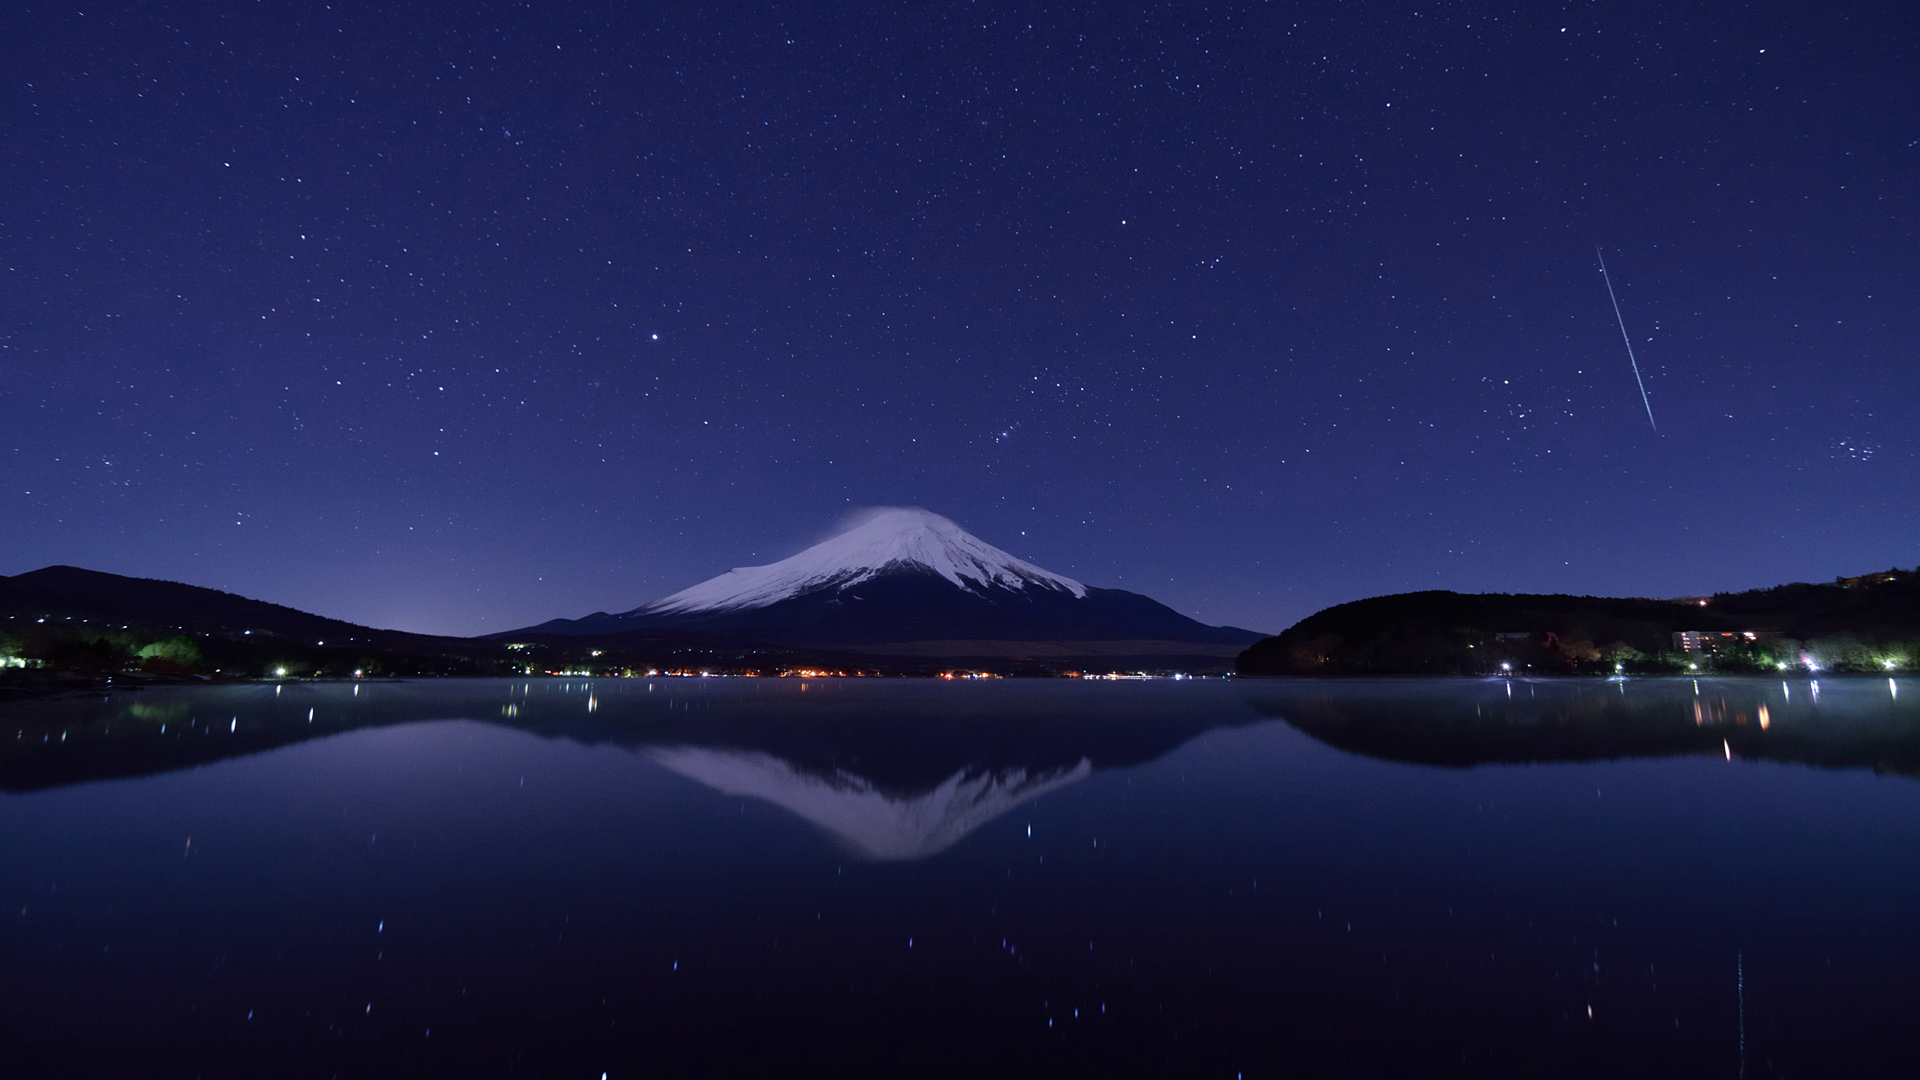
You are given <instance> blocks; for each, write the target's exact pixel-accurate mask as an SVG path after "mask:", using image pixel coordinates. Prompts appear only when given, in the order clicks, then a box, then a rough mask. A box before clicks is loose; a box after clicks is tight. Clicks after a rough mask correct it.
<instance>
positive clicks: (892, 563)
mask: <svg viewBox="0 0 1920 1080" xmlns="http://www.w3.org/2000/svg"><path fill="white" fill-rule="evenodd" d="M901 571H918V572H930V573H933V574H936V575H938V576H939V577H941V578H944V579H945V580H946V581H948V582H949V583H951V584H952V585H954V586H956V587H958V588H960V589H962V590H964V591H966V592H969V593H973V594H975V595H982V594H983V593H984V591H985V590H988V589H992V588H1002V589H1011V590H1016V591H1018V590H1025V589H1027V588H1030V587H1037V588H1042V589H1056V590H1059V591H1061V592H1064V593H1070V594H1072V595H1073V596H1075V597H1084V596H1086V595H1087V587H1086V586H1085V585H1082V584H1080V583H1079V582H1077V581H1075V580H1073V579H1072V578H1066V577H1061V576H1060V575H1059V574H1055V573H1051V572H1049V571H1046V570H1042V569H1040V568H1039V567H1037V566H1035V565H1033V564H1032V563H1030V562H1025V561H1023V560H1021V559H1016V558H1014V557H1013V556H1012V555H1009V554H1007V553H1006V552H1004V551H1001V550H1000V549H999V548H997V547H994V546H993V545H992V544H989V543H987V542H985V541H983V540H981V539H980V538H979V537H977V536H974V535H973V534H972V533H970V532H968V531H966V530H965V529H962V528H961V527H960V526H958V525H955V524H954V523H953V522H952V521H950V520H948V519H947V518H943V517H941V516H940V515H939V514H936V513H933V512H932V511H928V510H922V509H920V508H918V507H887V508H884V509H881V510H876V511H873V512H871V513H869V514H867V515H865V516H864V517H863V518H862V520H860V521H859V522H857V523H856V524H855V525H854V526H853V527H852V528H850V529H848V530H847V531H845V532H843V533H840V534H839V535H837V536H834V537H832V538H830V539H827V540H824V541H822V542H820V543H818V544H815V545H814V546H812V547H810V548H808V549H807V550H805V551H803V552H801V553H800V554H798V555H795V556H794V557H792V558H790V559H782V560H780V561H779V562H777V563H773V564H772V565H769V566H744V567H740V568H738V569H734V570H729V571H727V572H726V573H724V574H721V575H720V576H719V577H717V578H711V579H709V580H707V581H703V582H701V583H700V584H698V585H695V586H694V587H692V588H690V589H682V590H681V591H679V592H677V593H674V594H673V595H672V596H668V597H664V598H662V599H659V600H655V601H654V602H653V603H651V604H647V605H645V606H644V607H641V608H639V609H638V610H636V611H633V612H629V614H630V615H676V614H691V613H694V612H703V611H738V610H741V609H743V608H758V607H766V606H768V605H770V604H776V603H779V602H780V601H782V600H786V599H790V598H792V597H795V596H800V595H803V594H805V593H808V592H811V591H814V590H816V589H834V590H845V589H847V588H848V587H850V586H853V585H858V584H860V583H861V582H863V581H868V580H870V579H872V578H874V577H876V576H878V575H880V574H882V573H890V572H891V573H897V572H901Z"/></svg>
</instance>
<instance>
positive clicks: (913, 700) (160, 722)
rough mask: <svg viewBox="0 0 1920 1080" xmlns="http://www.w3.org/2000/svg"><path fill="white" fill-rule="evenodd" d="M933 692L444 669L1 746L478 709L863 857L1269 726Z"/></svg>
mask: <svg viewBox="0 0 1920 1080" xmlns="http://www.w3.org/2000/svg"><path fill="white" fill-rule="evenodd" d="M928 689H929V686H928V684H926V683H924V682H896V683H892V684H886V683H876V682H861V683H859V684H857V685H856V684H851V683H839V682H831V681H828V682H821V681H810V682H807V683H804V684H800V685H796V684H794V682H792V681H791V680H786V681H773V680H769V681H766V682H764V683H759V682H756V683H744V682H742V681H739V680H658V679H657V680H652V681H646V680H593V681H588V680H518V681H511V682H508V681H501V680H432V681H420V682H393V683H372V682H368V683H359V684H337V683H335V684H320V683H315V684H299V683H289V684H284V685H280V686H273V685H248V686H224V687H207V688H188V689H181V690H160V691H142V692H138V693H122V694H111V693H110V694H103V695H90V696H69V697H64V698H59V699H43V700H39V701H33V702H22V703H16V704H14V705H13V706H12V707H10V708H8V709H6V710H5V711H0V725H5V726H11V727H13V728H14V729H15V738H14V739H12V740H7V741H6V742H5V744H4V745H0V790H6V791H15V792H22V791H32V790H39V789H44V788H50V787H58V786H63V785H67V784H75V783H84V782H87V781H92V780H102V779H111V778H116V777H131V776H140V775H148V774H152V773H160V772H169V771H173V770H177V769H184V768H192V767H195V766H199V765H203V764H207V763H211V762H214V761H218V760H221V759H225V758H232V757H238V756H242V755H247V754H255V753H260V752H263V751H268V750H272V749H275V748H278V747H281V746H287V745H291V744H294V743H300V742H305V741H308V740H311V739H315V738H323V737H328V736H332V735H336V734H339V733H343V732H346V731H351V730H356V729H362V728H374V727H385V726H392V725H398V724H410V723H427V722H434V721H445V720H478V721H482V722H485V723H490V724H496V725H499V726H503V727H510V728H515V729H519V730H524V731H528V732H532V733H535V734H538V735H541V736H543V737H547V738H560V739H569V740H573V741H575V742H580V743H584V744H588V745H597V744H609V745H615V746H621V747H625V748H628V749H631V750H633V751H635V752H638V753H640V754H641V755H643V756H644V757H646V758H648V759H650V760H652V761H654V762H656V763H658V764H660V765H663V766H665V767H666V768H668V769H671V770H672V771H674V772H676V773H678V774H680V775H682V776H685V777H688V778H689V779H692V780H695V781H697V782H699V783H701V784H704V785H706V786H708V787H710V788H712V789H714V790H715V791H718V792H720V793H721V794H724V795H728V796H734V797H750V798H755V799H760V800H763V801H765V802H768V803H771V804H773V805H775V806H778V807H780V808H781V809H784V810H786V811H789V812H791V813H793V814H795V815H797V816H799V817H800V818H802V819H804V820H806V821H808V822H810V823H811V824H813V825H815V826H817V827H819V828H820V829H822V830H824V831H825V832H826V833H828V834H829V835H830V836H831V837H833V838H834V840H835V841H836V842H837V843H839V844H840V845H841V846H842V847H843V848H845V849H846V850H847V851H848V853H849V854H851V855H853V856H854V857H856V858H860V859H864V860H873V861H892V860H906V859H919V858H925V857H927V856H929V855H933V854H936V853H938V852H940V851H943V850H945V849H947V848H949V847H951V846H952V845H953V844H955V843H957V842H958V841H959V840H960V839H962V838H963V837H965V836H966V835H967V834H968V833H970V832H972V831H974V830H975V829H977V828H979V827H980V826H982V825H984V824H986V823H987V822H989V821H991V820H993V819H994V818H996V817H999V816H1000V815H1001V814H1004V813H1006V812H1007V811H1009V810H1011V809H1013V808H1014V807H1016V806H1019V805H1020V804H1022V803H1024V802H1027V801H1028V800H1031V799H1034V798H1037V797H1039V796H1041V795H1044V794H1046V793H1048V792H1050V791H1054V790H1056V789H1058V788H1060V787H1063V786H1066V785H1069V784H1072V783H1074V782H1076V781H1079V780H1082V779H1084V778H1086V777H1087V776H1089V775H1091V774H1092V772H1093V770H1094V769H1096V768H1109V767H1114V766H1122V765H1130V764H1138V763H1141V762H1145V761H1151V760H1153V759H1155V758H1158V757H1160V756H1162V755H1164V754H1166V753H1167V752H1169V751H1171V750H1173V749H1174V748H1175V747H1177V746H1179V745H1181V744H1182V743H1184V742H1186V741H1188V740H1189V739H1192V738H1193V737H1195V736H1197V735H1199V734H1200V733H1202V732H1204V731H1206V730H1208V729H1210V728H1213V727H1216V726H1220V725H1221V724H1229V723H1246V722H1253V721H1258V720H1260V719H1261V717H1260V716H1259V715H1258V714H1255V713H1252V712H1249V711H1246V710H1244V709H1240V710H1236V711H1235V712H1233V713H1231V714H1228V715H1224V716H1223V715H1220V714H1218V713H1217V712H1216V711H1201V712H1199V713H1195V712H1194V711H1193V710H1192V709H1191V708H1190V707H1186V706H1185V705H1184V704H1183V702H1182V701H1181V700H1180V699H1181V697H1182V696H1183V695H1180V694H1179V692H1178V690H1177V688H1175V687H1173V686H1171V685H1169V686H1166V687H1153V688H1146V689H1145V690H1144V692H1143V688H1141V687H1140V686H1139V685H1138V684H1134V685H1133V686H1131V687H1116V686H1111V685H1108V686H1088V685H1079V686H1075V685H1072V684H1066V683H1054V684H1044V683H1030V684H1021V686H1020V688H1019V691H1018V693H1016V694H1013V695H1007V694H1003V693H997V692H996V688H995V687H993V686H991V685H961V686H946V687H941V688H939V692H937V693H935V694H928V693H927V692H926V691H927V690H928ZM1035 691H1038V692H1037V693H1036V692H1035ZM1049 691H1051V692H1049ZM1088 691H1091V694H1089V693H1088ZM1156 691H1161V692H1156ZM1164 691H1173V692H1172V693H1166V692H1164ZM1103 700H1104V701H1105V702H1106V703H1107V705H1108V706H1109V707H1103V704H1102V703H1103Z"/></svg>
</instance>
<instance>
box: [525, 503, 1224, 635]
mask: <svg viewBox="0 0 1920 1080" xmlns="http://www.w3.org/2000/svg"><path fill="white" fill-rule="evenodd" d="M641 629H647V630H658V629H684V630H698V631H701V632H704V633H709V634H716V635H724V636H727V637H731V638H734V639H744V640H753V641H763V642H767V643H770V644H781V645H797V646H806V647H820V648H847V647H855V648H858V649H859V650H860V651H862V652H868V653H878V654H890V655H917V656H926V657H952V658H961V657H990V656H999V657H1004V656H1025V657H1030V658H1034V659H1045V660H1053V661H1060V660H1071V659H1072V658H1074V657H1104V658H1109V659H1119V658H1123V657H1142V658H1144V657H1169V656H1180V657H1213V656H1230V655H1232V654H1233V653H1234V652H1235V651H1236V650H1237V649H1238V648H1240V647H1244V646H1245V645H1247V644H1249V643H1251V642H1252V641H1255V640H1258V639H1259V637H1260V635H1258V634H1255V633H1253V632H1252V631H1248V630H1240V629H1237V628H1234V627H1226V626H1207V625H1205V624H1203V623H1200V622H1196V621H1194V620H1193V619H1189V618H1187V617H1186V616H1184V615H1182V614H1180V613H1179V612H1177V611H1174V610H1173V609H1172V608H1169V607H1167V606H1166V605H1164V604H1161V603H1158V602H1157V601H1154V600H1151V599H1148V598H1147V597H1145V596H1141V595H1139V594H1138V593H1131V592H1127V591H1125V590H1122V589H1099V588H1090V587H1088V586H1086V585H1082V584H1081V583H1080V582H1078V581H1075V580H1073V579H1072V578H1069V577H1065V576H1063V575H1060V574H1056V573H1053V572H1052V571H1049V570H1044V569H1042V568H1040V567H1038V566H1035V565H1034V564H1032V563H1030V562H1027V561H1025V560H1023V559H1019V558H1016V557H1015V556H1013V555H1011V554H1009V553H1007V552H1005V551H1002V550H1000V549H999V548H997V547H994V546H993V545H992V544H989V543H987V542H986V541H984V540H981V539H980V538H979V537H976V536H974V535H973V534H971V533H969V532H967V531H966V530H965V529H962V528H961V527H960V526H958V525H956V524H954V523H953V522H952V521H950V520H948V519H947V518H944V517H941V516H940V515H939V514H935V513H932V512H930V511H927V510H922V509H919V508H903V507H888V508H883V509H878V510H874V511H872V512H870V513H868V514H866V515H864V516H862V517H861V518H860V519H858V520H857V521H856V522H855V523H854V524H853V525H852V526H850V527H849V528H847V529H845V530H844V531H842V532H840V533H838V534H836V535H835V536H832V537H830V538H828V539H826V540H824V541H821V542H820V543H818V544H815V545H814V546H812V547H810V548H808V549H806V550H805V551H802V552H801V553H799V554H798V555H795V556H793V557H792V558H788V559H782V560H781V561H779V562H777V563H772V564H769V565H767V566H749V567H741V568H739V569H735V570H729V571H727V572H726V573H724V574H721V575H720V576H718V577H715V578H711V579H709V580H707V581H703V582H701V583H700V584H698V585H695V586H693V587H692V588H689V589H683V590H681V591H680V592H677V593H674V594H673V595H671V596H666V597H662V598H661V599H659V600H655V601H653V602H652V603H649V604H644V605H642V606H640V607H637V608H634V609H633V610H631V611H627V612H623V613H621V614H617V615H609V614H606V613H605V612H596V613H594V614H592V615H588V616H586V617H585V618H581V619H555V620H553V621H552V622H548V623H542V624H541V625H539V626H533V627H528V628H526V629H525V630H518V631H513V632H512V633H513V634H528V633H544V634H566V635H585V634H593V635H600V634H610V633H620V632H623V631H627V630H641Z"/></svg>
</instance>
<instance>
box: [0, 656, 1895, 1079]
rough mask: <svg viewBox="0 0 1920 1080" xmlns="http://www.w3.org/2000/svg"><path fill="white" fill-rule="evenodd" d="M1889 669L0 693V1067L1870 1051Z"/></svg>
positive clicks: (1176, 1067) (99, 1069)
mask: <svg viewBox="0 0 1920 1080" xmlns="http://www.w3.org/2000/svg"><path fill="white" fill-rule="evenodd" d="M1816 685H1818V686H1819V690H1818V692H1816V691H1815V689H1814V688H1815V686H1816ZM1899 690H1900V686H1899V682H1898V680H1888V681H1885V682H1882V681H1881V680H1878V679H1832V678H1829V679H1826V680H1823V681H1822V682H1821V683H1818V684H1815V683H1811V682H1809V681H1806V680H1789V681H1787V682H1781V681H1778V680H1759V679H1754V680H1745V679H1698V680H1695V679H1672V680H1625V681H1612V682H1600V681H1592V682H1588V681H1571V680H1565V681H1539V680H1519V679H1515V680H1486V681H1474V680H1448V681H1436V680H1380V681H1355V682H1326V681H1259V682H1246V683H1217V682H1216V683H1194V682H1187V683H1181V684H1172V683H1122V684H1079V683H1069V682H1035V683H1021V682H1011V681H1010V682H999V683H971V684H959V683H924V682H908V681H874V682H862V681H837V680H827V681H814V680H810V681H809V683H808V684H807V686H806V688H805V689H804V690H803V689H802V688H801V687H800V686H797V685H793V684H792V683H789V682H782V681H775V680H664V681H663V680H654V681H653V682H651V683H649V682H647V681H644V680H638V681H632V682H621V681H604V680H601V681H593V682H591V683H589V682H587V681H585V680H578V679H575V680H553V681H539V680H534V681H526V680H520V681H514V682H501V681H474V682H462V681H431V682H416V683H364V684H356V685H353V686H351V687H349V686H342V685H311V684H287V685H285V686H242V687H218V688H203V689H195V690H184V691H177V692H175V691H148V692H143V693H138V694H109V695H104V696H99V697H92V698H86V699H64V700H40V701H31V702H19V703H14V704H12V705H10V706H6V707H4V708H3V709H0V735H4V734H8V733H10V734H12V735H13V736H14V738H13V739H12V740H4V739H0V788H4V790H6V791H8V792H10V793H11V794H9V795H7V796H5V797H4V798H0V850H4V851H5V852H6V860H5V863H4V865H3V866H0V905H4V906H3V907H0V911H5V912H7V913H8V914H9V916H10V917H9V918H7V919H6V920H5V921H4V922H3V923H0V926H4V931H3V932H0V978H4V979H5V980H6V985H8V986H10V987H16V988H19V992H18V993H15V994H13V995H11V996H12V998H13V1000H14V1001H16V1002H18V1003H21V1004H20V1005H19V1006H18V1007H15V1008H10V1009H8V1010H5V1011H4V1012H3V1013H0V1036H4V1037H5V1038H6V1040H7V1045H8V1046H9V1047H10V1048H12V1049H13V1050H14V1051H17V1053H16V1055H15V1060H17V1061H18V1062H21V1063H24V1064H25V1066H26V1067H27V1071H26V1072H24V1073H21V1075H31V1074H33V1073H34V1072H35V1071H39V1072H46V1073H55V1072H62V1073H64V1072H76V1073H92V1074H101V1073H129V1072H141V1073H144V1074H146V1075H169V1074H173V1075H199V1074H201V1073H205V1074H206V1075H221V1074H225V1075H248V1074H258V1073H259V1072H264V1071H289V1070H291V1071H295V1072H301V1071H303V1070H304V1071H312V1072H314V1073H315V1074H317V1075H331V1074H332V1073H333V1072H334V1071H340V1072H341V1074H342V1075H354V1074H360V1073H367V1072H374V1073H388V1074H400V1073H420V1072H447V1071H454V1070H471V1071H478V1072H480V1073H483V1074H488V1075H491V1074H495V1073H499V1072H503V1071H507V1069H506V1066H505V1065H503V1064H502V1063H514V1065H515V1067H516V1069H517V1070H518V1071H528V1072H533V1073H537V1074H547V1075H575V1074H577V1075H598V1073H599V1072H601V1071H606V1072H608V1073H609V1075H610V1076H614V1077H617V1076H621V1075H638V1074H639V1073H640V1072H648V1071H650V1072H664V1073H668V1074H673V1073H684V1072H689V1071H695V1072H698V1071H713V1072H717V1073H735V1072H744V1071H753V1070H756V1069H773V1068H777V1069H780V1070H781V1071H793V1069H794V1067H795V1066H796V1065H813V1066H823V1065H828V1064H831V1065H832V1066H833V1067H835V1068H837V1069H840V1070H841V1071H847V1072H852V1073H863V1072H875V1073H887V1074H894V1073H897V1072H899V1071H902V1070H903V1069H904V1068H908V1067H912V1068H914V1069H915V1071H930V1072H961V1071H979V1070H981V1069H988V1068H991V1069H992V1070H993V1071H995V1072H996V1073H1006V1072H1012V1073H1015V1074H1028V1073H1031V1074H1043V1073H1044V1074H1048V1075H1055V1074H1058V1073H1059V1072H1061V1071H1063V1070H1069V1069H1071V1070H1075V1071H1085V1070H1090V1069H1101V1070H1105V1071H1111V1072H1123V1073H1139V1072H1150V1073H1167V1072H1175V1073H1196V1074H1208V1073H1214V1074H1220V1075H1227V1074H1229V1073H1232V1072H1244V1073H1245V1074H1246V1075H1248V1076H1255V1075H1273V1074H1277V1073H1288V1072H1293V1073H1305V1074H1330V1075H1359V1074H1367V1073H1375V1074H1380V1075H1404V1074H1407V1073H1411V1072H1419V1073H1433V1072H1459V1073H1471V1074H1474V1075H1542V1074H1553V1075H1609V1076H1611V1075H1619V1074H1621V1073H1622V1072H1633V1073H1635V1074H1643V1075H1644V1074H1654V1075H1662V1074H1671V1075H1680V1074H1683V1073H1684V1074H1686V1075H1738V1070H1739V1069H1740V1068H1741V1067H1743V1066H1744V1067H1745V1068H1746V1069H1748V1070H1749V1071H1750V1072H1751V1074H1752V1075H1756V1076H1758V1075H1768V1074H1769V1073H1770V1072H1781V1073H1788V1072H1797V1073H1802V1074H1804V1073H1807V1072H1820V1073H1834V1074H1844V1073H1848V1072H1853V1073H1861V1072H1876V1071H1878V1072H1884V1071H1886V1067H1887V1066H1888V1065H1889V1064H1890V1063H1892V1062H1896V1061H1907V1060H1911V1055H1912V1054H1913V1053H1914V1051H1915V1050H1920V1039H1917V1038H1916V1036H1915V1035H1914V1034H1912V1029H1913V1025H1911V1024H1908V1023H1907V1022H1906V1017H1908V1016H1910V1015H1911V1013H1912V1011H1913V1009H1914V1007H1915V1006H1917V1005H1920V994H1916V992H1915V990H1914V989H1913V988H1912V986H1911V985H1910V983H1911V979H1910V972H1911V971H1912V970H1913V965H1914V964H1915V962H1916V961H1920V948H1916V945H1915V940H1916V939H1915V935H1913V934H1912V933H1911V932H1910V928H1911V927H1912V926H1913V925H1916V923H1915V916H1917V915H1920V899H1917V898H1920V890H1916V889H1915V887H1914V886H1915V885H1917V884H1920V873H1917V872H1916V870H1915V869H1914V867H1913V866H1912V861H1911V860H1908V859H1906V858H1904V856H1903V855H1902V854H1901V853H1903V852H1910V851H1912V850H1915V845H1914V841H1915V840H1920V813H1916V811H1920V785H1917V784H1915V783H1914V781H1913V779H1912V777H1914V776H1917V775H1920V709H1915V708H1914V706H1913V705H1911V704H1908V703H1906V702H1903V701H1902V699H1901V697H1900V695H1899ZM1909 697H1910V698H1911V695H1910V696H1909ZM8 729H12V730H11V731H10V732H9V731H8ZM909 942H911V943H912V944H911V947H909V944H908V943H909ZM1740 976H1744V980H1745V985H1744V990H1741V989H1740V988H1739V987H1737V986H1736V978H1737V977H1740ZM1739 993H1744V994H1745V1004H1742V1003H1741V1000H1740V998H1739ZM103 1016H112V1017H113V1018H114V1022H113V1024H111V1025H108V1026H106V1027H104V1028H103V1026H102V1023H101V1017H103ZM249 1017H251V1018H249ZM1743 1026H1744V1031H1745V1040H1744V1050H1742V1042H1741V1039H1740V1032H1741V1030H1742V1027H1743ZM429 1030H430V1031H431V1034H430V1035H429V1034H427V1032H428V1031H429ZM1743 1053H1744V1060H1742V1054H1743Z"/></svg>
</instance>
